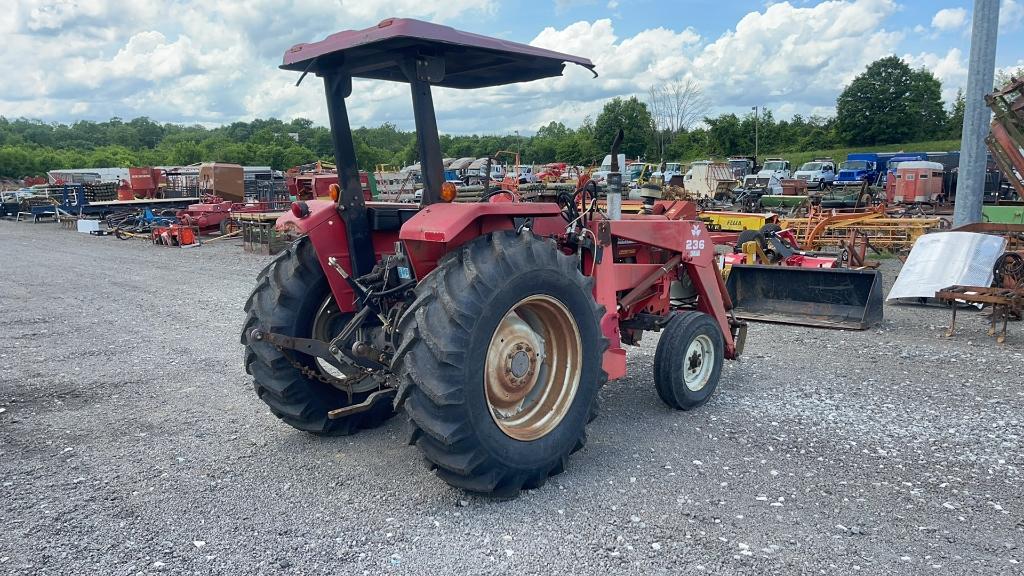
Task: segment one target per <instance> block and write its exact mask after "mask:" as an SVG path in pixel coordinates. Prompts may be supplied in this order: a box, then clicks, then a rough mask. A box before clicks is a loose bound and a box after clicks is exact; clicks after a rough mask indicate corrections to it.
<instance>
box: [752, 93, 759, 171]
mask: <svg viewBox="0 0 1024 576" xmlns="http://www.w3.org/2000/svg"><path fill="white" fill-rule="evenodd" d="M750 109H751V110H753V111H754V166H757V152H758V150H757V144H758V143H757V136H758V135H757V106H752V107H751V108H750Z"/></svg>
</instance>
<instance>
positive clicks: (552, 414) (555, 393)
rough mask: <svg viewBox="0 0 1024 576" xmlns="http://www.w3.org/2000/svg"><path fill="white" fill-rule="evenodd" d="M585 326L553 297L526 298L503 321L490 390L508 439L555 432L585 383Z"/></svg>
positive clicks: (495, 338) (487, 370)
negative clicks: (582, 376) (582, 382)
mask: <svg viewBox="0 0 1024 576" xmlns="http://www.w3.org/2000/svg"><path fill="white" fill-rule="evenodd" d="M582 365H583V345H582V339H581V338H580V331H579V327H578V326H577V324H576V321H575V319H574V318H573V316H572V314H571V313H570V312H569V310H568V309H567V308H566V307H565V305H564V304H562V303H561V302H559V301H558V300H557V299H555V298H554V297H552V296H547V295H535V296H529V297H527V298H524V299H522V300H520V301H519V302H518V303H517V304H516V305H515V306H513V307H512V309H511V310H509V311H508V313H506V314H505V316H504V317H503V318H502V319H501V322H499V323H498V326H497V328H495V330H494V334H493V335H492V336H491V341H490V344H489V345H488V347H487V357H486V361H485V364H484V392H485V394H486V397H487V407H488V409H489V410H490V412H491V418H492V419H493V420H494V423H495V424H497V425H498V428H500V429H501V431H502V432H504V433H505V435H507V436H509V437H510V438H514V439H516V440H520V441H523V442H528V441H531V440H536V439H538V438H542V437H544V436H546V435H547V434H549V433H550V432H551V431H552V430H554V429H555V428H556V427H557V426H558V424H559V423H560V422H561V421H562V420H563V419H564V418H565V415H566V414H567V413H568V412H569V410H570V408H571V407H572V405H573V400H574V399H575V397H576V393H577V391H578V389H579V385H580V377H581V371H582Z"/></svg>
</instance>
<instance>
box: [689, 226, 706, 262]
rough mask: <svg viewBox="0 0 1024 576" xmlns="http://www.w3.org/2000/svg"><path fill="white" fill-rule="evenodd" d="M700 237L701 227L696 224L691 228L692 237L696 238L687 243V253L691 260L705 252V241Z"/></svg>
mask: <svg viewBox="0 0 1024 576" xmlns="http://www.w3.org/2000/svg"><path fill="white" fill-rule="evenodd" d="M700 235H701V229H700V226H699V225H697V224H694V225H693V226H692V227H690V236H694V238H690V239H689V240H687V241H686V251H687V253H688V254H689V256H690V258H696V257H697V256H700V253H701V251H703V250H704V240H703V239H702V238H700Z"/></svg>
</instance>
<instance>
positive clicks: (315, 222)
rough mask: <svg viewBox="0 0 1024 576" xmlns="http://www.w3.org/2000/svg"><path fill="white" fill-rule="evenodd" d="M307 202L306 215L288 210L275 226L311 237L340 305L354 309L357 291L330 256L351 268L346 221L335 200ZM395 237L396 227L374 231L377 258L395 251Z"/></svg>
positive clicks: (343, 309)
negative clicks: (338, 269)
mask: <svg viewBox="0 0 1024 576" xmlns="http://www.w3.org/2000/svg"><path fill="white" fill-rule="evenodd" d="M306 205H307V206H308V207H309V214H308V215H307V216H304V217H301V218H299V217H297V216H295V215H294V214H293V213H292V212H291V210H289V211H288V212H286V213H285V214H284V215H282V216H281V217H279V218H278V219H277V222H276V223H275V224H274V229H275V230H277V231H279V232H289V233H291V234H293V235H295V236H308V237H309V241H310V243H311V244H312V245H313V250H314V251H315V252H316V257H317V261H318V262H320V266H321V267H322V268H323V270H324V274H325V275H326V277H327V283H328V284H329V285H330V287H331V293H332V294H334V300H335V302H337V304H338V308H339V309H340V310H341V311H342V312H352V311H353V310H354V309H355V304H354V302H355V293H354V292H353V291H352V287H351V286H349V284H348V282H347V281H346V280H345V279H344V278H343V277H342V276H341V275H340V274H338V272H337V271H336V270H334V268H333V267H332V266H331V265H330V264H329V262H330V260H331V258H334V260H335V261H336V262H337V264H338V265H340V266H341V267H342V268H344V269H345V270H348V271H349V272H351V271H352V260H351V258H350V252H351V251H350V250H349V246H348V234H347V232H346V229H345V221H344V220H342V218H341V215H340V214H339V213H338V209H337V205H336V204H335V203H334V202H333V201H330V200H308V201H306ZM396 240H398V234H397V230H381V231H375V232H374V233H373V234H372V235H371V242H373V251H374V254H375V255H376V257H377V258H378V259H379V258H380V257H381V255H382V254H392V253H394V246H395V241H396Z"/></svg>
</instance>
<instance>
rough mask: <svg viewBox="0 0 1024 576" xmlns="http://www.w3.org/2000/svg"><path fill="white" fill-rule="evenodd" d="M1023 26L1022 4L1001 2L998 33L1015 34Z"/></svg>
mask: <svg viewBox="0 0 1024 576" xmlns="http://www.w3.org/2000/svg"><path fill="white" fill-rule="evenodd" d="M1022 25H1024V2H1022V0H1002V3H1001V4H1000V6H999V33H1000V34H1007V33H1009V32H1016V31H1017V30H1020V28H1021V26H1022Z"/></svg>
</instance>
